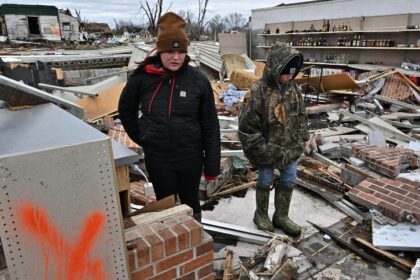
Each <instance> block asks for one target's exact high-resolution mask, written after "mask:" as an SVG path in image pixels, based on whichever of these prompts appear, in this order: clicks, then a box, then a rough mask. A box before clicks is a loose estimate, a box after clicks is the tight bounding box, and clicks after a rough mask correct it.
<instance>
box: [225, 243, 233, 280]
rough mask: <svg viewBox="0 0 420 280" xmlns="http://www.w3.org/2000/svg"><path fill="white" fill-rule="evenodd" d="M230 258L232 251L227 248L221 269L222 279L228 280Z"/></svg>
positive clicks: (230, 267)
mask: <svg viewBox="0 0 420 280" xmlns="http://www.w3.org/2000/svg"><path fill="white" fill-rule="evenodd" d="M232 258H233V251H232V250H228V251H227V253H226V261H225V265H224V271H223V280H229V279H231V278H230V275H231V270H232Z"/></svg>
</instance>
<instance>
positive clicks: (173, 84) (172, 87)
mask: <svg viewBox="0 0 420 280" xmlns="http://www.w3.org/2000/svg"><path fill="white" fill-rule="evenodd" d="M174 87H175V76H173V78H172V85H171V95H170V96H169V105H168V117H171V111H172V96H173V93H174Z"/></svg>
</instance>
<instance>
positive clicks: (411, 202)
mask: <svg viewBox="0 0 420 280" xmlns="http://www.w3.org/2000/svg"><path fill="white" fill-rule="evenodd" d="M398 200H400V201H404V202H405V203H407V204H409V205H412V204H413V205H415V206H416V204H415V203H416V201H415V200H414V199H411V198H409V197H403V196H402V199H398ZM417 202H418V205H419V206H417V207H420V201H417Z"/></svg>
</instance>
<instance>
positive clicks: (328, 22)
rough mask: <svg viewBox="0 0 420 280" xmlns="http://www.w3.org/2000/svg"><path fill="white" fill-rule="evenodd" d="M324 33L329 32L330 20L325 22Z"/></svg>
mask: <svg viewBox="0 0 420 280" xmlns="http://www.w3.org/2000/svg"><path fill="white" fill-rule="evenodd" d="M325 31H326V32H330V20H327V26H326V30H325Z"/></svg>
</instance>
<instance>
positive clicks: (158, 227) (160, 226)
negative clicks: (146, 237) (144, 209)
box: [150, 223, 168, 232]
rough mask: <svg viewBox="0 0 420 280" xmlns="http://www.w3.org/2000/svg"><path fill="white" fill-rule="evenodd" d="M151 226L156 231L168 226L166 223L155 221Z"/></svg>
mask: <svg viewBox="0 0 420 280" xmlns="http://www.w3.org/2000/svg"><path fill="white" fill-rule="evenodd" d="M150 228H151V229H152V230H153V231H154V232H159V231H161V230H164V229H167V228H168V227H167V226H166V225H165V224H164V223H153V224H151V225H150Z"/></svg>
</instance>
